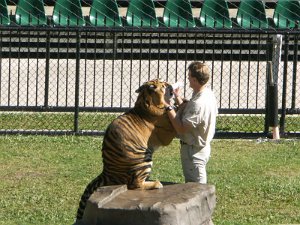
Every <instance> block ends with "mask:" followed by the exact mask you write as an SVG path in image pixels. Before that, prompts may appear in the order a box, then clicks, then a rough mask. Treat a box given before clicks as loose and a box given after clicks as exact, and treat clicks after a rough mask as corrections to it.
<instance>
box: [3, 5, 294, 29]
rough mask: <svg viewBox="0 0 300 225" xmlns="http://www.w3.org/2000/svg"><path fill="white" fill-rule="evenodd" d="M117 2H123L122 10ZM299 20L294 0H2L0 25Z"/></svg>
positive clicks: (263, 25) (221, 24) (226, 24)
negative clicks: (122, 12) (121, 10)
mask: <svg viewBox="0 0 300 225" xmlns="http://www.w3.org/2000/svg"><path fill="white" fill-rule="evenodd" d="M12 6H15V10H14V11H12V10H9V7H12ZM52 6H53V7H54V9H53V11H52V14H51V15H49V14H46V10H45V7H52ZM229 6H230V7H229ZM121 7H126V14H125V15H121V13H120V10H119V9H120V8H121ZM234 7H236V9H235V10H236V13H234V15H233V14H232V13H230V9H231V8H234ZM83 8H88V13H87V15H85V14H84V13H83ZM158 9H160V10H162V11H163V12H162V13H161V15H158V13H157V11H158ZM267 10H268V11H272V15H268V14H267V13H266V11H267ZM232 15H233V17H231V16H232ZM299 21H300V3H299V1H298V0H278V1H263V0H241V1H237V0H231V1H226V0H204V1H203V0H199V1H189V0H165V1H163V0H160V1H156V0H130V1H124V0H123V1H122V0H93V1H87V0H86V1H80V0H56V1H49V0H45V2H44V1H43V0H35V1H28V0H19V1H14V0H12V1H9V5H7V1H6V0H0V24H1V26H51V27H52V26H97V27H123V28H126V27H138V28H141V27H151V28H163V29H164V28H185V29H186V28H189V29H190V28H198V29H201V28H213V29H224V28H225V29H239V28H242V29H298V28H299V26H298V24H299Z"/></svg>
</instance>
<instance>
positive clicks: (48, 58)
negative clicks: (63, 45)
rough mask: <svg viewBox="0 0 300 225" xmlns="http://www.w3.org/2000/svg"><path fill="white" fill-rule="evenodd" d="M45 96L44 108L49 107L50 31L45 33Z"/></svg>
mask: <svg viewBox="0 0 300 225" xmlns="http://www.w3.org/2000/svg"><path fill="white" fill-rule="evenodd" d="M45 70H46V71H45V95H44V107H45V108H48V107H49V73H50V31H49V30H48V31H47V37H46V66H45Z"/></svg>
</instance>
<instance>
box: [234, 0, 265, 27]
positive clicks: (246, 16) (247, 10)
mask: <svg viewBox="0 0 300 225" xmlns="http://www.w3.org/2000/svg"><path fill="white" fill-rule="evenodd" d="M236 20H237V23H238V24H239V26H241V27H243V28H246V29H249V28H268V20H267V16H266V10H265V6H264V3H263V2H262V1H261V0H243V1H241V3H240V6H239V8H238V11H237V16H236Z"/></svg>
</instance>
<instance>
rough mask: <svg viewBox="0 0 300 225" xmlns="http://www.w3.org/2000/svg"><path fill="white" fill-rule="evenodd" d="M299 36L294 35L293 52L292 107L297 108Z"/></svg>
mask: <svg viewBox="0 0 300 225" xmlns="http://www.w3.org/2000/svg"><path fill="white" fill-rule="evenodd" d="M298 38H299V35H297V34H295V36H294V45H293V46H294V54H293V57H294V58H293V78H292V79H293V81H292V106H291V107H292V109H296V84H297V63H298Z"/></svg>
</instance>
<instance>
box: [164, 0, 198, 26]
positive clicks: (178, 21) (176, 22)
mask: <svg viewBox="0 0 300 225" xmlns="http://www.w3.org/2000/svg"><path fill="white" fill-rule="evenodd" d="M163 23H164V25H165V26H167V27H180V28H187V27H195V26H196V23H195V20H194V17H193V12H192V6H191V3H190V1H189V0H168V1H167V3H166V5H165V9H164V13H163Z"/></svg>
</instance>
